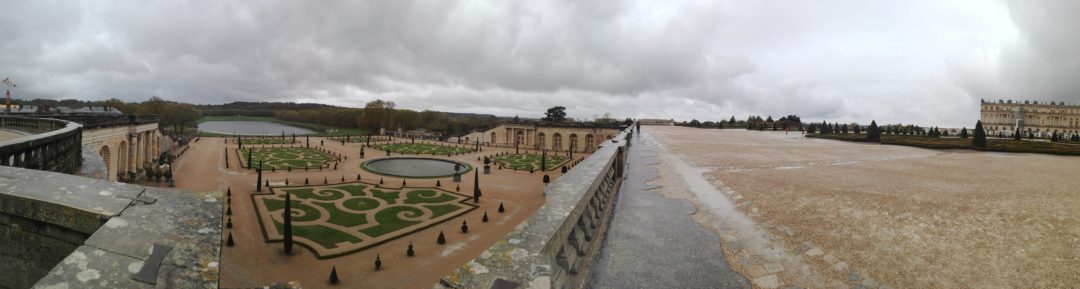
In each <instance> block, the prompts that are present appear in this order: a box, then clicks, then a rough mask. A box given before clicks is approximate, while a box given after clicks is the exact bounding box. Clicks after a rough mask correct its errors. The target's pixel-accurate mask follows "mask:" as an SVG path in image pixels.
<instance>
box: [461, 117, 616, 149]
mask: <svg viewBox="0 0 1080 289" xmlns="http://www.w3.org/2000/svg"><path fill="white" fill-rule="evenodd" d="M620 130H621V128H620V127H616V126H587V125H581V126H575V125H553V124H527V123H503V124H500V125H499V126H496V127H495V128H492V129H489V130H486V131H480V132H473V133H470V134H468V135H465V136H463V137H460V138H458V139H459V141H460V142H461V143H470V144H471V143H475V142H476V141H477V140H479V141H480V143H482V144H485V145H492V146H500V147H514V146H515V145H518V146H520V147H521V148H522V149H530V148H531V149H544V150H549V151H568V150H569V149H570V148H571V147H573V148H574V151H576V152H591V151H595V150H596V147H597V146H598V145H599V144H600V143H602V142H604V141H606V140H609V139H612V138H614V137H615V136H616V135H618V134H619V133H620Z"/></svg>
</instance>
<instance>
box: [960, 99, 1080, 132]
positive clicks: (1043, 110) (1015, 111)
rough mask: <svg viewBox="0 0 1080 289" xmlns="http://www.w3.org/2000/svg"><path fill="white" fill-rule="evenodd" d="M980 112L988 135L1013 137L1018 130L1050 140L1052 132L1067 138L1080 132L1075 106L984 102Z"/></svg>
mask: <svg viewBox="0 0 1080 289" xmlns="http://www.w3.org/2000/svg"><path fill="white" fill-rule="evenodd" d="M980 111H981V119H982V123H983V128H985V129H986V132H987V134H989V135H1000V134H1001V133H1004V134H1005V135H1007V136H1012V135H1013V133H1014V132H1015V131H1016V130H1018V129H1019V130H1020V131H1022V132H1024V133H1025V134H1026V133H1032V134H1034V135H1035V136H1036V137H1049V136H1050V135H1051V134H1053V133H1054V132H1057V133H1059V134H1064V135H1066V136H1070V135H1073V134H1077V133H1080V105H1076V104H1065V102H1054V101H1051V102H1049V103H1039V102H1038V101H1024V102H1023V103H1021V102H1019V101H1015V102H1014V101H1012V100H1007V101H1006V100H998V101H997V102H993V101H985V100H983V101H982V103H981V104H980Z"/></svg>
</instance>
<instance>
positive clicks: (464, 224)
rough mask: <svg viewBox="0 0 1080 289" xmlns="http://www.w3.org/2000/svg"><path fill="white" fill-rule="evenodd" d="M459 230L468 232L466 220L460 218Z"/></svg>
mask: <svg viewBox="0 0 1080 289" xmlns="http://www.w3.org/2000/svg"><path fill="white" fill-rule="evenodd" d="M461 232H462V233H468V232H469V223H468V222H466V221H465V220H461Z"/></svg>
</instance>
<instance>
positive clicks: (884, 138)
mask: <svg viewBox="0 0 1080 289" xmlns="http://www.w3.org/2000/svg"><path fill="white" fill-rule="evenodd" d="M806 136H807V137H814V138H827V139H836V140H844V141H857V142H866V141H867V140H866V134H865V133H863V134H857V135H856V134H846V135H845V134H807V135H806ZM881 143H882V144H891V145H906V146H914V147H922V148H930V149H977V148H975V147H974V146H972V144H971V138H970V137H969V138H956V137H941V138H934V137H929V136H915V135H895V134H883V135H881ZM980 150H985V151H996V152H1013V153H1042V154H1055V155H1074V156H1075V155H1080V142H1072V141H1068V142H1056V143H1052V142H1046V141H1031V140H1027V139H1024V140H1014V139H1011V138H1009V139H1001V138H993V137H991V138H987V141H986V148H984V149H980Z"/></svg>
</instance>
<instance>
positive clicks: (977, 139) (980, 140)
mask: <svg viewBox="0 0 1080 289" xmlns="http://www.w3.org/2000/svg"><path fill="white" fill-rule="evenodd" d="M971 145H973V146H975V147H977V148H985V147H986V131H985V130H983V125H982V121H981V120H980V121H978V122H976V123H975V135H974V136H973V137H972V139H971Z"/></svg>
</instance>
